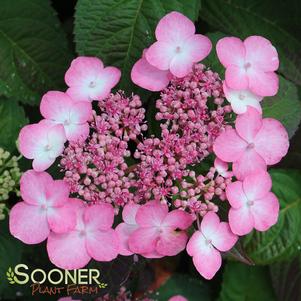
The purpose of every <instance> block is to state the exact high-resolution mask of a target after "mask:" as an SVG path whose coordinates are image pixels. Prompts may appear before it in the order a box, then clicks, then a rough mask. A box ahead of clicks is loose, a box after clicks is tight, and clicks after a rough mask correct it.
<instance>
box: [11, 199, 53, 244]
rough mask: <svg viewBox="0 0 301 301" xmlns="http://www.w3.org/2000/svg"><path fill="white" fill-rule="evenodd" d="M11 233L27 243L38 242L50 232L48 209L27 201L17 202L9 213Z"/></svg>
mask: <svg viewBox="0 0 301 301" xmlns="http://www.w3.org/2000/svg"><path fill="white" fill-rule="evenodd" d="M9 230H10V233H11V234H12V235H13V236H14V237H16V238H18V239H20V240H21V241H22V242H24V243H26V244H38V243H40V242H42V241H44V240H45V239H46V238H47V237H48V235H49V233H50V230H49V226H48V222H47V216H46V210H43V209H42V208H41V207H39V206H33V205H28V204H26V203H25V202H20V203H18V204H16V205H15V206H14V207H13V208H12V209H11V211H10V215H9Z"/></svg>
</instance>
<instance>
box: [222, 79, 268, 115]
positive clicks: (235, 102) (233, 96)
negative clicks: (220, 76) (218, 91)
mask: <svg viewBox="0 0 301 301" xmlns="http://www.w3.org/2000/svg"><path fill="white" fill-rule="evenodd" d="M223 90H224V93H225V96H226V98H227V100H228V101H229V102H230V104H231V107H232V110H233V112H234V113H236V114H243V113H245V112H246V111H247V109H248V106H250V107H253V108H255V109H256V110H257V111H258V112H259V113H262V109H261V106H260V101H261V100H262V99H263V97H262V96H258V95H256V94H254V93H252V92H251V91H249V90H234V89H231V88H229V87H227V84H226V82H224V83H223Z"/></svg>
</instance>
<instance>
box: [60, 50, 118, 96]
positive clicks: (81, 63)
mask: <svg viewBox="0 0 301 301" xmlns="http://www.w3.org/2000/svg"><path fill="white" fill-rule="evenodd" d="M120 76H121V72H120V70H119V69H118V68H116V67H104V65H103V62H102V61H101V60H100V59H98V58H96V57H85V56H80V57H77V58H76V59H74V60H73V61H72V63H71V66H70V67H69V69H68V70H67V72H66V74H65V82H66V84H67V85H68V86H69V89H68V90H67V94H69V95H70V96H71V97H72V98H73V99H74V100H76V101H93V100H103V99H104V98H106V97H107V96H108V95H109V94H110V92H111V90H112V88H113V87H115V86H116V85H117V83H118V82H119V80H120Z"/></svg>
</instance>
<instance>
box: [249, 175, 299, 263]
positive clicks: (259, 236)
mask: <svg viewBox="0 0 301 301" xmlns="http://www.w3.org/2000/svg"><path fill="white" fill-rule="evenodd" d="M270 173H271V176H272V180H273V188H272V191H273V192H274V193H275V195H276V196H277V198H278V200H279V202H280V213H279V219H278V222H277V224H276V225H274V226H273V227H271V228H270V229H269V230H268V231H266V232H258V231H254V232H252V233H251V234H250V235H248V236H247V237H246V239H245V243H244V247H245V249H246V252H247V254H248V255H249V256H250V258H251V259H252V260H253V261H254V262H255V263H256V264H270V263H273V262H276V261H282V260H288V259H290V258H293V257H294V256H295V255H296V254H297V253H298V252H300V251H299V249H300V244H301V236H300V229H301V186H300V183H301V172H300V171H297V170H282V169H274V170H271V171H270Z"/></svg>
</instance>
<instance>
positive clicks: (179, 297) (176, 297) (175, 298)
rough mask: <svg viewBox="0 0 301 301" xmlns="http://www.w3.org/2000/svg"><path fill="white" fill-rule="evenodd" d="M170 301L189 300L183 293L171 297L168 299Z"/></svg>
mask: <svg viewBox="0 0 301 301" xmlns="http://www.w3.org/2000/svg"><path fill="white" fill-rule="evenodd" d="M168 301H188V299H186V298H185V297H183V296H181V295H176V296H173V297H171V298H170V299H168Z"/></svg>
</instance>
